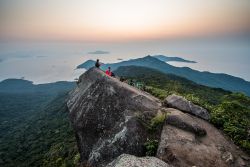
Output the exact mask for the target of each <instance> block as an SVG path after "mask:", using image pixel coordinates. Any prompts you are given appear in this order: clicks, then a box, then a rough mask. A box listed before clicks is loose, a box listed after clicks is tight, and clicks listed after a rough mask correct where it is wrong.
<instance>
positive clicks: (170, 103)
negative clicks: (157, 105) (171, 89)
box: [163, 94, 210, 120]
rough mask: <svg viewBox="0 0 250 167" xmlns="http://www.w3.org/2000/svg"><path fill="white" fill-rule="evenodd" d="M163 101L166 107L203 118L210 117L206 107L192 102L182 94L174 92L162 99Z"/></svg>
mask: <svg viewBox="0 0 250 167" xmlns="http://www.w3.org/2000/svg"><path fill="white" fill-rule="evenodd" d="M163 103H164V105H165V106H166V107H171V108H176V109H178V110H181V111H183V112H187V113H189V114H193V115H195V116H197V117H200V118H202V119H205V120H209V118H210V115H209V113H208V111H207V110H206V109H204V108H202V107H200V106H198V105H195V104H193V103H192V102H190V101H188V100H186V99H185V98H183V97H182V96H177V95H175V94H173V95H170V96H168V97H167V98H166V99H165V100H164V102H163Z"/></svg>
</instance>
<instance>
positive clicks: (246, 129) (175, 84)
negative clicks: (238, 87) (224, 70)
mask: <svg viewBox="0 0 250 167" xmlns="http://www.w3.org/2000/svg"><path fill="white" fill-rule="evenodd" d="M115 74H116V75H117V76H119V77H122V78H123V79H125V81H126V82H129V83H133V85H134V86H137V84H136V83H140V85H141V87H140V88H141V89H143V90H145V91H147V92H149V93H151V94H152V95H154V96H156V97H158V98H159V99H161V100H163V99H164V98H165V97H167V96H168V95H170V94H173V93H175V94H177V95H181V96H184V97H185V98H187V99H188V100H190V101H192V102H194V103H195V104H198V105H201V106H203V107H204V108H206V109H208V111H209V112H210V114H211V123H213V124H214V125H215V126H216V127H218V128H219V129H221V130H223V131H224V132H225V134H227V135H228V136H229V137H230V138H231V139H232V140H233V141H234V142H235V144H237V145H238V146H240V147H241V148H242V149H243V150H245V151H246V152H248V153H249V154H250V98H249V97H248V96H246V95H244V94H242V93H232V92H230V91H225V90H223V89H218V88H210V87H207V86H202V85H199V84H196V83H194V82H192V81H189V80H187V79H185V78H182V77H178V76H175V75H169V74H165V73H161V72H159V71H157V70H153V69H149V68H146V67H136V66H128V67H120V68H118V69H117V70H116V71H115ZM69 84H71V86H69V85H67V83H66V85H64V86H65V87H64V86H63V87H61V85H60V89H58V91H55V92H53V93H51V91H50V90H51V89H52V88H51V87H50V86H48V85H43V88H42V91H41V90H40V88H39V89H38V88H35V89H33V90H34V91H27V92H25V91H22V92H20V91H17V92H15V91H10V92H8V91H3V92H1V91H0V166H4V167H12V166H13V167H14V166H20V167H26V166H32V167H36V166H46V167H47V166H49V167H50V166H51V167H52V166H53V167H57V166H58V167H59V166H60V167H61V166H67V167H71V166H75V165H76V164H77V163H78V161H79V158H80V157H79V153H78V150H77V146H76V141H75V136H74V132H73V129H72V127H71V125H70V121H69V118H68V109H67V106H66V101H67V97H68V92H69V91H70V90H71V89H73V87H74V86H73V85H72V83H69ZM7 85H8V84H7ZM13 85H15V84H13ZM0 86H1V85H0ZM47 87H48V89H47ZM55 87H56V85H53V88H55ZM45 88H46V89H45ZM36 89H38V90H39V91H37V90H36ZM0 90H1V89H0ZM2 90H4V87H2ZM11 90H13V89H11ZM27 90H28V88H27ZM46 90H48V91H46Z"/></svg>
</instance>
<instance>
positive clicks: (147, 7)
mask: <svg viewBox="0 0 250 167" xmlns="http://www.w3.org/2000/svg"><path fill="white" fill-rule="evenodd" d="M249 32H250V1H249V0H0V39H1V38H2V39H33V40H37V39H38V40H80V41H119V40H121V41H126V40H129V41H130V40H147V39H169V38H171V39H172V38H186V37H199V36H217V35H225V36H227V35H237V34H240V35H241V34H244V33H247V34H249Z"/></svg>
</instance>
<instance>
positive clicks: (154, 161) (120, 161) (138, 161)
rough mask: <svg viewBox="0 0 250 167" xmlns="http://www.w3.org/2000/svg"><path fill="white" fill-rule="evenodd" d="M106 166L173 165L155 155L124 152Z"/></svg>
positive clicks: (160, 166) (149, 166) (163, 166)
mask: <svg viewBox="0 0 250 167" xmlns="http://www.w3.org/2000/svg"><path fill="white" fill-rule="evenodd" d="M106 167H171V166H170V165H168V164H167V163H165V162H163V161H162V160H160V159H158V158H155V157H136V156H133V155H128V154H122V155H120V156H119V157H118V158H116V159H115V160H114V161H112V162H111V163H109V164H108V165H107V166H106Z"/></svg>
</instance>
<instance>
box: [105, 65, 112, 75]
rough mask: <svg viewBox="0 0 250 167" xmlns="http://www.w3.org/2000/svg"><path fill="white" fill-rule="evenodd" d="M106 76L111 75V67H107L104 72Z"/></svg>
mask: <svg viewBox="0 0 250 167" xmlns="http://www.w3.org/2000/svg"><path fill="white" fill-rule="evenodd" d="M105 73H106V74H107V75H108V76H111V74H112V72H111V68H110V67H109V68H108V69H107V70H106V72H105Z"/></svg>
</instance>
